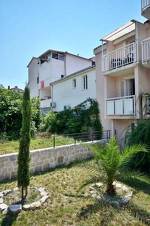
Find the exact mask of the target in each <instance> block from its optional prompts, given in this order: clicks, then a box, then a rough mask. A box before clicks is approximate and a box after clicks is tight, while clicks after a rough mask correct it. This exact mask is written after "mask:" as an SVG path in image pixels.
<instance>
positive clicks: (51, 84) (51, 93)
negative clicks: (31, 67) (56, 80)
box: [50, 84, 53, 111]
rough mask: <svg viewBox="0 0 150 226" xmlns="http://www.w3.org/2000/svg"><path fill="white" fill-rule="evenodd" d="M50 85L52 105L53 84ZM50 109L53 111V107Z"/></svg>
mask: <svg viewBox="0 0 150 226" xmlns="http://www.w3.org/2000/svg"><path fill="white" fill-rule="evenodd" d="M50 87H51V99H52V105H53V85H52V84H50ZM51 109H52V111H53V107H52V108H51Z"/></svg>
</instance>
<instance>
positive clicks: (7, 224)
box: [1, 212, 18, 226]
mask: <svg viewBox="0 0 150 226" xmlns="http://www.w3.org/2000/svg"><path fill="white" fill-rule="evenodd" d="M17 217H18V214H12V213H10V212H8V213H7V214H6V216H5V217H4V218H3V220H2V222H1V226H11V225H13V223H14V222H15V221H16V220H17Z"/></svg>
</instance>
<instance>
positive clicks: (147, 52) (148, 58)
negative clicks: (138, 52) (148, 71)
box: [142, 38, 150, 67]
mask: <svg viewBox="0 0 150 226" xmlns="http://www.w3.org/2000/svg"><path fill="white" fill-rule="evenodd" d="M142 63H143V64H144V65H145V66H149V67H150V38H148V39H145V40H144V41H142Z"/></svg>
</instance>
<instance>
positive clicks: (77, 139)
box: [52, 130, 112, 148]
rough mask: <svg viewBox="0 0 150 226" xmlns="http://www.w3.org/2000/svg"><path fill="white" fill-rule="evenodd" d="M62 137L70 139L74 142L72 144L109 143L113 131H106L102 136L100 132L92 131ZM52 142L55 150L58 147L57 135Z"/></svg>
mask: <svg viewBox="0 0 150 226" xmlns="http://www.w3.org/2000/svg"><path fill="white" fill-rule="evenodd" d="M62 136H64V137H66V138H70V139H71V141H72V142H70V144H74V145H76V144H79V143H82V142H88V141H89V142H90V141H91V142H94V141H97V140H106V141H108V140H109V139H110V138H111V136H112V134H111V130H106V131H103V133H102V136H101V134H100V132H99V131H92V132H83V133H72V134H63V135H62ZM52 139H53V140H52V142H53V147H54V148H55V147H56V146H58V145H57V135H55V134H54V135H53V136H52Z"/></svg>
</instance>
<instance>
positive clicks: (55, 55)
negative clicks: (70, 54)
mask: <svg viewBox="0 0 150 226" xmlns="http://www.w3.org/2000/svg"><path fill="white" fill-rule="evenodd" d="M52 58H54V59H56V60H62V61H63V60H64V54H61V53H52Z"/></svg>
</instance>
